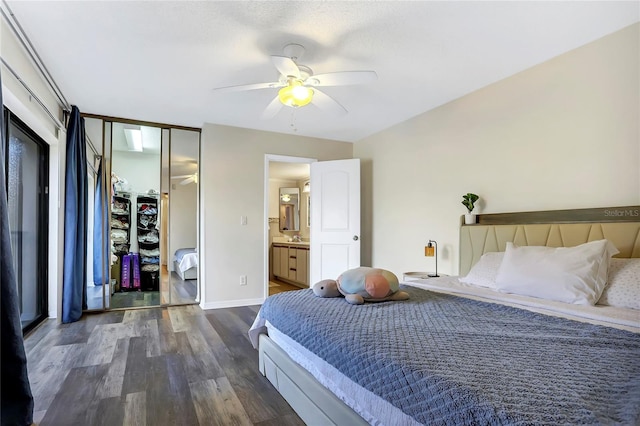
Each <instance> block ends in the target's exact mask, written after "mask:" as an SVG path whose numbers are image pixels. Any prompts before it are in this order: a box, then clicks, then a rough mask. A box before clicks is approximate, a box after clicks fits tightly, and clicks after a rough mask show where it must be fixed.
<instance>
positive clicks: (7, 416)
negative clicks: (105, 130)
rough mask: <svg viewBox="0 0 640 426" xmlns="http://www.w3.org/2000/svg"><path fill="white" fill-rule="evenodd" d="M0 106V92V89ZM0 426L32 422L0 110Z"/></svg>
mask: <svg viewBox="0 0 640 426" xmlns="http://www.w3.org/2000/svg"><path fill="white" fill-rule="evenodd" d="M0 87H2V76H0ZM0 105H2V90H0ZM0 133H2V135H1V137H0V281H1V283H0V322H1V327H0V328H1V331H2V344H1V345H0V352H1V353H0V356H1V358H0V380H1V382H2V383H1V386H2V390H1V391H0V424H2V425H30V424H31V423H33V396H32V395H31V386H30V385H29V376H28V375H27V356H26V354H25V351H24V341H23V340H22V324H21V323H20V305H19V302H18V283H17V281H16V276H15V271H14V270H13V261H12V255H11V241H10V238H11V234H10V233H9V213H8V211H7V184H6V182H5V174H4V173H5V172H4V164H5V152H4V149H5V135H6V130H5V122H4V113H3V111H1V108H0Z"/></svg>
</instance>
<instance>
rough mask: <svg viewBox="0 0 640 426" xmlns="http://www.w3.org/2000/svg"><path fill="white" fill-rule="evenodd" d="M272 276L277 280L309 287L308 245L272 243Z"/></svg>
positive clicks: (304, 243) (301, 243) (305, 243)
mask: <svg viewBox="0 0 640 426" xmlns="http://www.w3.org/2000/svg"><path fill="white" fill-rule="evenodd" d="M272 259H273V263H272V270H273V275H274V276H276V277H277V278H278V279H281V280H283V281H286V282H289V283H291V284H295V285H297V286H298V287H309V243H308V242H286V243H285V242H282V243H273V257H272Z"/></svg>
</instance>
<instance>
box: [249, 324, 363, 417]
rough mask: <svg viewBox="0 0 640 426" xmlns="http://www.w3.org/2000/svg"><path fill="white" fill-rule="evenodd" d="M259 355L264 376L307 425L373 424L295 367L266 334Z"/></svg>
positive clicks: (261, 338)
mask: <svg viewBox="0 0 640 426" xmlns="http://www.w3.org/2000/svg"><path fill="white" fill-rule="evenodd" d="M258 352H259V368H260V373H262V375H263V376H265V377H266V378H267V379H269V381H270V382H271V384H272V385H273V386H274V387H275V388H276V389H277V390H278V392H280V395H282V397H283V398H284V399H285V400H286V401H287V402H288V403H289V405H291V407H292V408H293V409H294V411H295V412H296V413H297V414H298V415H299V416H300V418H301V419H302V420H303V421H304V422H305V423H306V424H310V425H312V424H313V425H316V424H321V425H368V424H369V423H367V422H366V421H365V420H364V419H363V418H362V417H360V416H359V415H358V414H357V413H356V412H355V411H353V410H352V409H351V408H350V407H349V406H348V405H346V404H345V403H344V402H342V401H341V400H340V399H338V397H336V396H335V395H334V394H333V393H332V392H331V391H329V390H328V389H327V388H325V387H324V386H322V385H321V384H320V383H319V382H318V381H317V380H316V379H315V378H314V377H313V376H312V375H311V374H310V373H309V372H307V371H306V370H305V369H303V368H302V367H300V366H299V365H298V364H297V363H295V362H294V361H293V360H292V359H291V358H290V357H289V355H287V353H286V352H284V351H283V350H282V349H280V348H279V347H278V346H277V345H276V344H275V343H274V342H273V340H271V339H270V338H269V337H268V336H267V335H266V334H261V335H260V343H259V349H258Z"/></svg>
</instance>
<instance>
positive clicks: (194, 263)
mask: <svg viewBox="0 0 640 426" xmlns="http://www.w3.org/2000/svg"><path fill="white" fill-rule="evenodd" d="M173 269H174V270H175V271H176V273H177V274H178V276H180V279H181V280H182V281H185V280H197V279H198V251H197V250H196V249H195V248H181V249H178V250H176V252H175V255H174V257H173Z"/></svg>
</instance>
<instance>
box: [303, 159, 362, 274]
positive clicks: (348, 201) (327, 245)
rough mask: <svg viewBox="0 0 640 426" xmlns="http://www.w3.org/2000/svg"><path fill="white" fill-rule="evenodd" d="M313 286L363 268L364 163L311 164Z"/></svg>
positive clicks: (347, 161)
mask: <svg viewBox="0 0 640 426" xmlns="http://www.w3.org/2000/svg"><path fill="white" fill-rule="evenodd" d="M310 180H311V201H310V202H311V244H310V247H311V250H310V256H311V260H310V262H309V263H310V269H311V271H310V282H309V284H310V285H313V284H315V283H316V282H318V281H320V280H324V279H336V278H338V275H340V274H341V273H342V272H344V271H346V270H347V269H351V268H356V267H358V266H360V160H359V159H357V158H356V159H350V160H336V161H319V162H316V163H311V179H310Z"/></svg>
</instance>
